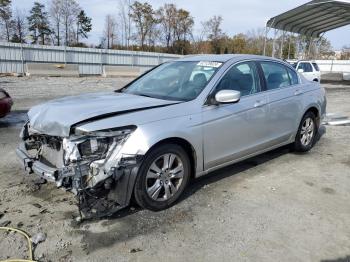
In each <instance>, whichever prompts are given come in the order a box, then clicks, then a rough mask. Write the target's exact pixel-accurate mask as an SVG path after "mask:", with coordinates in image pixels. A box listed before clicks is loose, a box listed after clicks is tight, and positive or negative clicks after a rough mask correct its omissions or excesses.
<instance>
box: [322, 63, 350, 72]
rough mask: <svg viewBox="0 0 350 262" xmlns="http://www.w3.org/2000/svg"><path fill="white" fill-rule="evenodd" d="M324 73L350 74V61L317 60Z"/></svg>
mask: <svg viewBox="0 0 350 262" xmlns="http://www.w3.org/2000/svg"><path fill="white" fill-rule="evenodd" d="M316 62H317V64H318V65H319V67H320V70H321V72H322V73H350V61H349V60H317V61H316Z"/></svg>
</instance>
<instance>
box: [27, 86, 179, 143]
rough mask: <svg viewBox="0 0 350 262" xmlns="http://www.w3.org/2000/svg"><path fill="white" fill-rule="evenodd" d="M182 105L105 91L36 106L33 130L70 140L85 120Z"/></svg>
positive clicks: (30, 113) (31, 115)
mask: <svg viewBox="0 0 350 262" xmlns="http://www.w3.org/2000/svg"><path fill="white" fill-rule="evenodd" d="M176 103H179V102H177V101H168V100H161V99H155V98H149V97H143V96H136V95H131V94H124V93H116V92H106V93H91V94H85V95H79V96H72V97H65V98H60V99H56V100H52V101H49V102H47V103H45V104H41V105H38V106H35V107H33V108H32V109H31V110H29V112H28V117H29V122H30V128H31V129H32V130H33V131H35V132H38V133H40V134H46V135H50V136H61V137H68V136H69V135H70V130H71V128H72V126H74V125H76V124H78V123H83V122H85V121H93V120H95V119H102V118H105V117H110V116H115V115H120V114H127V113H131V112H135V111H141V110H147V109H152V108H156V107H163V106H168V105H172V104H176Z"/></svg>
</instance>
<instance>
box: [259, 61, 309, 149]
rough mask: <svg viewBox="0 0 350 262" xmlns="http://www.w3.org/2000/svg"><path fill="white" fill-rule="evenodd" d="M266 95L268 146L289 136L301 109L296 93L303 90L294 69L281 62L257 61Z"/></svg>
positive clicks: (296, 125)
mask: <svg viewBox="0 0 350 262" xmlns="http://www.w3.org/2000/svg"><path fill="white" fill-rule="evenodd" d="M260 65H261V69H262V72H263V75H264V78H265V83H266V87H265V88H266V93H267V94H268V118H267V121H266V124H267V126H268V129H269V141H270V146H274V145H278V144H282V143H285V142H287V141H289V140H290V139H292V137H293V135H294V134H295V132H296V129H297V127H298V124H299V123H298V121H299V118H300V115H301V111H302V102H301V100H300V96H301V95H302V94H303V89H302V88H301V86H300V85H299V78H298V76H297V74H296V72H295V71H294V70H293V69H291V68H290V67H287V66H285V65H284V64H282V63H278V62H273V61H266V62H260Z"/></svg>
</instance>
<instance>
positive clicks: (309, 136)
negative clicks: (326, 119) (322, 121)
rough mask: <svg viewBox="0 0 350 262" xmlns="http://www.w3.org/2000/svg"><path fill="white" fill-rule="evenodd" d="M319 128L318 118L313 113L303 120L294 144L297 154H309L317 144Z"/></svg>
mask: <svg viewBox="0 0 350 262" xmlns="http://www.w3.org/2000/svg"><path fill="white" fill-rule="evenodd" d="M317 131H318V127H317V123H316V116H315V114H314V113H312V112H307V113H306V114H305V115H304V117H303V119H302V120H301V123H300V126H299V129H298V133H297V135H296V138H295V142H294V149H295V151H297V152H307V151H309V150H310V149H311V148H312V147H313V146H314V144H315V138H316V135H317Z"/></svg>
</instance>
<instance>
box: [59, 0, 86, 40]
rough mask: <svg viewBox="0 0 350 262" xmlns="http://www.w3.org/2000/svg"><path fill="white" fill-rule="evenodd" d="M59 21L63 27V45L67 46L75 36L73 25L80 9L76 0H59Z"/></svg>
mask: <svg viewBox="0 0 350 262" xmlns="http://www.w3.org/2000/svg"><path fill="white" fill-rule="evenodd" d="M61 1H62V6H61V9H60V10H61V14H60V15H61V18H62V20H61V23H62V25H63V28H64V34H65V39H64V40H65V45H66V46H68V45H69V44H70V43H71V42H72V41H73V39H74V38H75V34H74V33H73V32H74V30H75V29H74V25H75V24H76V20H77V17H78V14H79V12H80V10H81V8H80V7H79V4H78V3H77V2H76V0H61Z"/></svg>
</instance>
